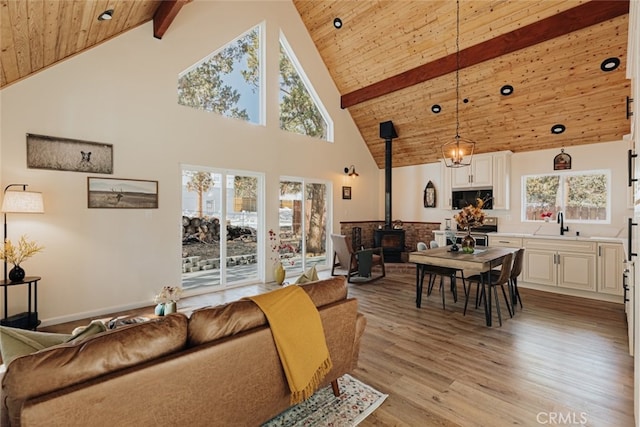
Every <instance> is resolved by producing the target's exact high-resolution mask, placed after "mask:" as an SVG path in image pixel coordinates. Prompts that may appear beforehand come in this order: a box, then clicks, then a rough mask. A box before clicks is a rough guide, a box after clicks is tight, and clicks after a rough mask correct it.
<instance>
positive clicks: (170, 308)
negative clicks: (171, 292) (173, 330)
mask: <svg viewBox="0 0 640 427" xmlns="http://www.w3.org/2000/svg"><path fill="white" fill-rule="evenodd" d="M176 311H178V305H177V304H176V302H175V301H169V302H168V303H166V304H165V305H164V315H165V316H166V315H167V314H171V313H175V312H176Z"/></svg>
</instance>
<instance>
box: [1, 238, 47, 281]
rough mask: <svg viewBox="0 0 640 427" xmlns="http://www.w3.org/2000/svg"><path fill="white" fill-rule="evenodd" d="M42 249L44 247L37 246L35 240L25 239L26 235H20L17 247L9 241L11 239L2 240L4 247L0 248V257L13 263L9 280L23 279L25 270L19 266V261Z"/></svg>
mask: <svg viewBox="0 0 640 427" xmlns="http://www.w3.org/2000/svg"><path fill="white" fill-rule="evenodd" d="M43 249H44V247H43V246H38V244H37V243H36V242H34V241H27V237H26V236H22V237H20V240H19V241H18V246H17V247H16V246H14V245H13V243H11V240H9V239H7V241H6V242H4V247H3V248H0V259H1V260H3V261H7V262H8V263H10V264H13V268H12V269H11V271H9V280H11V281H12V282H21V281H22V279H24V276H25V271H24V269H23V268H22V267H20V263H22V261H24V260H26V259H27V258H30V257H32V256H33V255H35V254H37V253H38V252H40V251H41V250H43Z"/></svg>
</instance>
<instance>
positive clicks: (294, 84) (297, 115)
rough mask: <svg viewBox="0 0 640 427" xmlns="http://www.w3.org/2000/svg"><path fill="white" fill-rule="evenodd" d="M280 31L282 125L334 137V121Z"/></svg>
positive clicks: (325, 136) (307, 133) (325, 137)
mask: <svg viewBox="0 0 640 427" xmlns="http://www.w3.org/2000/svg"><path fill="white" fill-rule="evenodd" d="M328 117H329V115H328V114H327V113H326V111H325V110H324V108H323V106H322V104H321V103H320V101H319V99H318V96H317V95H316V94H315V91H313V87H312V86H311V83H309V82H308V80H307V79H306V78H305V77H304V74H303V73H302V67H300V65H299V64H298V61H297V60H296V59H295V56H294V55H293V52H292V51H291V48H290V47H289V45H288V43H287V41H286V40H285V38H284V36H283V35H280V129H282V130H286V131H289V132H295V133H299V134H301V135H308V136H313V137H316V138H320V139H324V140H331V139H332V138H333V136H332V135H331V121H330V120H329V119H328Z"/></svg>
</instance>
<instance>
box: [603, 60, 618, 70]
mask: <svg viewBox="0 0 640 427" xmlns="http://www.w3.org/2000/svg"><path fill="white" fill-rule="evenodd" d="M619 66H620V59H618V58H607V59H605V60H604V61H602V64H600V69H601V70H602V71H605V72H606V71H613V70H615V69H616V68H618V67H619Z"/></svg>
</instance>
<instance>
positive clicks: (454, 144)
mask: <svg viewBox="0 0 640 427" xmlns="http://www.w3.org/2000/svg"><path fill="white" fill-rule="evenodd" d="M465 101H466V100H465ZM459 104H460V0H456V136H455V137H454V138H453V141H450V142H447V143H446V144H444V145H443V146H442V158H443V159H444V164H445V166H446V167H448V168H460V167H463V166H469V165H470V164H471V158H472V157H473V150H474V149H475V147H476V143H475V142H473V141H471V140H470V139H466V138H463V137H461V136H460V111H459V110H460V107H459Z"/></svg>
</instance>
